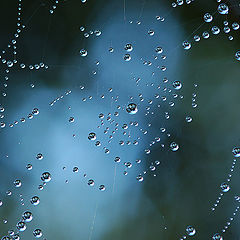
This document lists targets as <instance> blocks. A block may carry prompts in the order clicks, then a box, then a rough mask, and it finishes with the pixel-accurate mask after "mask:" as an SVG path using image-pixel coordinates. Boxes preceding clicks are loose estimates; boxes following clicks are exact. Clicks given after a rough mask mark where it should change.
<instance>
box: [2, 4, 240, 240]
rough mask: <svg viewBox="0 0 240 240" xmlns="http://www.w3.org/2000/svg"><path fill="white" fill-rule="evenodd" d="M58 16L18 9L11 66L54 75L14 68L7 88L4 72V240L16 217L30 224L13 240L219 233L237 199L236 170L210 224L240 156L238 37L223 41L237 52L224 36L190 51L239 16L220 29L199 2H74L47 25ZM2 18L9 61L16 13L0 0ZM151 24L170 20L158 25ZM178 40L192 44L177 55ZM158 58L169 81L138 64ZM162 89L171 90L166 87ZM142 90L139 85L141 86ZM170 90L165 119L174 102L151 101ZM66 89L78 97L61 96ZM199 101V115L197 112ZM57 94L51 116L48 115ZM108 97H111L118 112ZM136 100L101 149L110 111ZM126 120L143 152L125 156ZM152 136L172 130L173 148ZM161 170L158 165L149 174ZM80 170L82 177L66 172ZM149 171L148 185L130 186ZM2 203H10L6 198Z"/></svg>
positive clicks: (133, 149) (218, 18)
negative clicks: (237, 153)
mask: <svg viewBox="0 0 240 240" xmlns="http://www.w3.org/2000/svg"><path fill="white" fill-rule="evenodd" d="M53 4H54V2H50V1H23V2H22V5H23V10H22V17H23V22H24V23H25V25H26V28H25V29H24V32H23V33H22V35H21V37H20V38H19V40H18V48H17V51H18V55H17V57H18V63H19V64H20V63H21V62H24V63H26V64H35V63H40V62H44V63H45V64H47V65H48V66H49V68H48V69H47V70H43V69H42V70H37V71H34V70H29V69H28V68H26V69H20V68H19V66H14V67H13V68H12V69H11V71H10V73H9V80H8V87H7V88H5V87H4V86H3V83H4V82H5V81H4V76H5V73H4V71H5V70H6V66H5V65H3V64H2V65H1V76H2V77H1V78H2V81H1V82H2V84H1V91H2V92H6V93H7V96H6V97H4V96H2V95H1V97H0V98H1V102H0V103H1V105H2V106H4V108H5V111H4V112H3V113H2V114H3V115H4V118H3V119H2V121H4V122H5V123H6V127H5V128H3V129H0V149H1V151H0V179H1V184H0V191H1V195H0V200H1V201H2V202H3V205H2V206H1V207H0V237H3V236H5V235H7V231H8V230H10V229H15V226H16V223H17V222H18V221H19V220H20V219H21V215H22V213H23V212H24V211H26V210H30V211H32V213H33V218H34V219H33V221H32V222H31V223H29V224H27V230H26V231H24V232H23V233H21V234H20V236H21V239H27V240H28V239H29V240H30V239H33V234H32V232H33V230H34V229H36V228H40V229H42V231H43V237H42V238H43V239H44V238H46V239H49V240H52V239H58V240H65V239H71V240H77V239H83V240H85V239H86V240H87V239H88V240H93V239H96V240H103V239H104V240H112V239H114V240H122V239H125V240H128V239H131V240H132V239H143V240H145V239H148V240H155V239H164V240H166V239H169V240H173V239H179V238H180V237H181V236H183V235H184V234H186V233H185V229H186V227H187V226H188V225H192V226H194V227H195V228H196V231H197V233H196V235H195V236H194V237H189V239H191V238H192V239H204V240H205V239H210V238H211V236H212V235H213V234H214V233H216V232H219V231H221V229H222V228H223V226H224V225H225V223H226V221H227V219H228V218H229V217H230V216H231V214H232V212H233V211H234V209H235V208H236V206H237V204H238V203H237V202H236V201H234V196H236V195H238V194H239V187H238V183H239V180H240V179H239V174H238V173H239V164H238V162H237V164H236V167H235V170H234V174H233V177H232V181H231V190H230V191H229V192H228V193H226V194H225V195H224V198H223V200H222V202H221V203H220V205H219V207H218V209H217V210H216V212H214V213H212V212H211V210H210V209H211V207H212V205H213V203H214V201H215V200H216V198H217V196H218V194H219V192H220V188H219V186H220V184H221V183H222V182H224V181H225V180H226V178H227V175H228V173H229V171H230V167H231V164H232V160H233V155H232V153H231V151H232V148H233V147H234V146H238V145H239V144H240V143H239V140H240V139H239V131H240V126H239V118H240V112H239V110H238V109H239V87H240V83H239V73H240V70H239V62H238V61H237V60H236V59H235V58H234V54H235V52H236V51H237V50H238V47H239V43H240V41H239V36H238V35H239V33H238V32H234V33H232V32H231V33H230V34H231V35H232V36H233V37H234V40H233V41H230V40H228V36H227V34H225V33H223V32H222V31H221V33H220V34H219V35H217V36H214V35H212V34H211V36H210V38H209V39H208V40H204V39H202V40H201V41H200V42H199V43H194V42H193V41H192V38H193V36H194V31H195V30H196V33H198V34H200V33H202V32H203V31H205V30H207V31H210V29H211V26H213V25H218V26H219V27H221V28H222V27H223V21H224V20H228V21H229V24H231V23H232V22H233V21H237V20H238V18H237V13H238V6H237V3H236V2H228V4H229V6H231V7H230V12H229V14H228V15H227V16H222V15H219V14H216V13H215V11H216V9H217V6H218V3H217V2H216V1H197V0H196V1H195V2H193V3H191V4H189V5H187V4H184V5H183V6H178V7H177V8H172V7H171V3H170V2H169V1H164V0H162V1H156V0H148V1H147V0H146V1H139V0H129V1H128V0H125V1H117V0H111V1H110V0H108V1H94V0H88V1H87V2H86V3H82V2H81V1H80V0H68V1H61V3H59V4H58V7H57V9H56V10H55V12H54V14H49V9H50V7H51V6H52V5H53ZM0 11H1V14H0V20H1V21H0V32H1V38H0V46H1V49H2V50H4V49H7V45H8V43H9V41H11V39H12V36H13V34H14V32H15V30H16V17H17V14H16V13H17V1H7V0H3V1H2V4H1V9H0ZM206 12H210V13H215V14H214V22H212V23H210V24H203V15H204V13H206ZM156 16H161V17H164V18H165V21H164V22H161V21H157V20H156ZM130 21H132V23H130ZM137 21H141V24H137V23H136V22H137ZM81 26H84V27H85V29H86V31H85V32H89V31H91V30H92V31H94V30H100V31H101V32H102V34H101V35H100V36H99V37H96V36H95V35H94V34H93V35H90V36H89V37H88V38H86V37H84V35H83V34H84V33H83V32H81V31H80V29H79V28H80V27H81ZM150 29H153V30H154V31H155V34H154V36H149V35H148V33H147V32H148V31H149V30H150ZM184 40H189V41H191V42H193V43H192V48H191V49H190V50H188V51H186V50H184V49H183V48H182V46H181V44H182V42H183V41H184ZM126 43H132V45H133V47H134V50H133V52H131V55H132V59H131V61H129V62H125V61H124V60H123V55H124V54H125V51H124V49H123V48H124V46H125V44H126ZM158 45H160V46H162V47H163V49H164V53H165V54H166V56H167V59H166V60H165V61H162V63H161V61H160V63H159V65H160V66H161V64H164V65H165V66H166V67H167V70H166V71H165V72H161V71H160V70H159V69H158V68H157V65H156V64H155V63H154V64H152V65H151V66H145V65H144V64H143V63H142V62H143V61H144V60H147V61H148V60H149V59H152V58H153V57H152V56H153V50H154V49H155V47H156V46H158ZM110 47H113V48H114V52H113V53H110V52H109V48H110ZM82 48H85V49H87V50H88V55H87V57H81V56H80V54H79V50H81V49H82ZM8 57H9V58H11V55H9V56H8ZM96 61H99V65H96ZM95 72H96V74H95ZM153 72H154V73H155V74H153ZM165 76H166V77H167V78H169V82H168V83H166V84H165V85H164V83H163V80H162V79H163V77H165ZM136 78H141V81H140V83H139V85H136V83H135V80H136ZM174 80H181V82H182V84H183V87H182V89H181V90H179V91H180V94H181V95H183V96H184V98H183V99H182V100H181V99H180V98H177V99H176V100H174V103H175V105H174V107H169V104H168V103H169V101H168V100H167V101H166V102H163V101H162V100H161V96H166V97H167V99H171V94H170V93H168V92H167V93H164V92H160V99H155V98H154V95H155V93H156V92H157V86H158V85H159V86H160V87H161V88H164V87H167V88H171V83H172V82H173V81H174ZM151 83H153V85H154V86H153V87H151V86H150V85H151ZM194 84H197V87H195V86H194ZM33 85H34V87H32V86H33ZM81 86H84V89H83V90H82V87H81ZM109 88H112V89H113V92H112V93H111V92H109V91H108V89H109ZM68 90H71V91H72V93H71V94H69V95H66V94H65V92H66V91H68ZM140 93H141V94H142V95H143V98H144V101H143V102H142V103H141V102H140V100H139V97H138V95H139V94H140ZM177 93H179V92H177ZM194 93H196V95H197V97H196V102H197V104H198V107H197V108H192V94H194ZM62 95H63V96H64V97H63V98H62V99H60V100H59V101H57V102H56V103H55V104H54V105H53V106H50V105H49V103H51V102H52V101H53V100H54V99H56V98H57V97H60V96H62ZM102 95H104V96H105V98H104V99H102V98H101V96H102ZM89 96H92V99H91V100H90V99H89ZM111 96H114V99H115V98H116V96H118V97H119V99H118V101H117V102H116V101H115V100H114V99H112V98H111ZM131 96H132V97H133V100H134V101H135V102H136V103H137V104H140V105H141V107H139V111H138V113H137V114H135V115H132V116H130V115H128V114H127V113H126V112H124V111H122V112H120V115H119V118H118V122H119V129H120V130H119V132H121V133H120V134H116V135H114V137H113V142H112V143H111V144H109V143H108V138H107V136H106V135H105V134H104V133H103V130H104V129H105V127H108V126H110V128H111V129H110V131H111V130H112V129H113V128H114V126H112V125H110V124H109V123H108V122H107V121H106V118H107V114H108V113H111V116H112V115H113V114H114V112H115V111H117V105H120V106H121V107H123V108H125V106H126V105H127V104H128V103H129V102H131V101H130V97H131ZM83 98H86V99H87V100H86V101H83ZM149 100H153V103H152V104H151V111H152V112H153V113H154V114H149V115H147V116H145V108H146V107H147V106H149V104H148V101H149ZM159 103H160V105H161V107H158V104H159ZM35 107H37V108H38V109H39V111H40V113H39V115H37V116H36V117H34V118H33V119H32V120H26V122H25V123H18V124H17V125H14V127H12V128H10V127H9V126H8V125H9V124H10V123H14V121H15V120H17V121H19V120H20V118H22V117H25V118H27V115H28V114H29V113H30V112H31V111H32V109H33V108H35ZM166 111H167V112H169V114H170V119H168V120H166V118H165V117H164V114H165V112H166ZM99 113H104V114H105V119H104V123H105V125H104V126H102V127H100V128H98V127H97V126H98V125H99V124H100V120H99V118H98V115H99ZM188 115H190V116H191V117H192V118H193V121H192V122H191V123H187V122H186V120H185V118H186V116H188ZM70 117H74V118H75V121H74V123H69V121H68V120H69V118H70ZM130 121H137V122H138V123H139V127H137V128H136V127H135V128H134V127H131V132H130V130H129V132H128V134H130V135H131V137H132V138H131V139H134V138H135V139H136V138H137V137H140V138H141V140H139V144H138V145H137V146H132V145H130V146H127V145H125V146H120V145H119V144H118V142H119V141H120V140H122V139H123V138H124V139H126V137H125V136H123V135H122V132H123V131H122V129H121V125H122V124H123V123H126V122H127V123H129V122H130ZM148 124H151V128H149V130H148V134H146V135H144V134H142V133H141V131H139V129H140V128H143V129H148ZM160 128H166V129H167V130H166V131H167V133H170V134H171V136H170V137H167V136H166V133H165V134H163V133H161V131H160ZM129 129H130V128H129ZM92 131H94V132H96V134H97V139H100V141H101V143H102V146H101V147H99V148H98V147H96V146H95V145H94V143H92V142H90V141H89V140H88V139H87V136H88V134H89V132H92ZM73 135H75V136H73ZM156 136H159V137H160V138H161V141H160V143H157V144H154V145H153V146H152V147H151V154H149V155H146V154H145V151H144V150H145V149H146V148H148V145H149V143H150V142H151V141H152V139H154V137H156ZM172 141H176V142H177V143H179V145H180V149H179V150H178V151H177V152H172V151H170V150H169V147H168V146H169V144H170V143H171V142H172ZM161 144H165V147H164V148H163V147H162V146H161ZM104 146H109V147H110V148H109V149H110V153H109V154H105V153H104V150H103V149H102V148H103V147H104ZM38 153H42V154H43V156H44V158H43V160H42V161H37V160H36V157H35V156H36V154H38ZM116 156H121V160H122V161H121V163H115V162H114V158H115V157H116ZM136 159H141V164H136V163H135V160H136ZM155 161H160V162H161V163H160V165H159V166H157V169H156V170H155V171H150V170H149V166H151V163H154V162H155ZM124 162H131V163H132V164H133V166H132V168H130V169H129V170H127V171H128V175H127V176H124V174H123V172H124V171H125V170H126V169H125V167H124V164H123V163H124ZM29 163H30V164H32V165H33V169H32V170H31V171H29V170H27V169H26V165H27V164H29ZM75 166H77V167H78V168H79V172H78V173H73V171H72V169H73V167H75ZM45 171H49V172H50V173H51V175H52V180H51V182H49V183H48V184H47V185H46V186H45V187H44V189H43V190H42V191H40V190H39V189H38V185H39V184H41V180H40V176H41V174H42V173H43V172H45ZM144 171H146V174H144V181H143V182H141V183H140V182H138V181H136V176H138V174H140V173H141V174H143V172H144ZM84 174H86V175H87V176H86V177H84V176H83V175H84ZM16 179H21V181H22V186H21V187H20V188H15V187H14V185H13V182H14V180H16ZM88 179H94V181H95V186H94V187H91V186H88V184H87V181H88ZM66 181H67V183H66ZM100 184H104V185H105V186H106V190H105V191H104V192H101V191H99V190H98V186H99V185H100ZM7 191H11V192H12V194H11V196H9V195H8V194H7ZM34 195H37V196H39V197H40V204H39V205H38V206H32V205H31V204H30V202H29V200H30V198H31V197H32V196H34ZM21 196H22V199H23V200H22V201H21V200H20V198H21ZM21 203H23V204H24V205H22V204H21ZM239 219H240V217H239V216H238V215H237V216H236V218H235V220H234V221H233V223H232V224H231V227H230V228H229V229H228V230H227V232H226V233H225V234H224V239H227V240H237V239H239V238H240V232H239V224H240V220H239ZM5 220H7V222H6V221H5Z"/></svg>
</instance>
